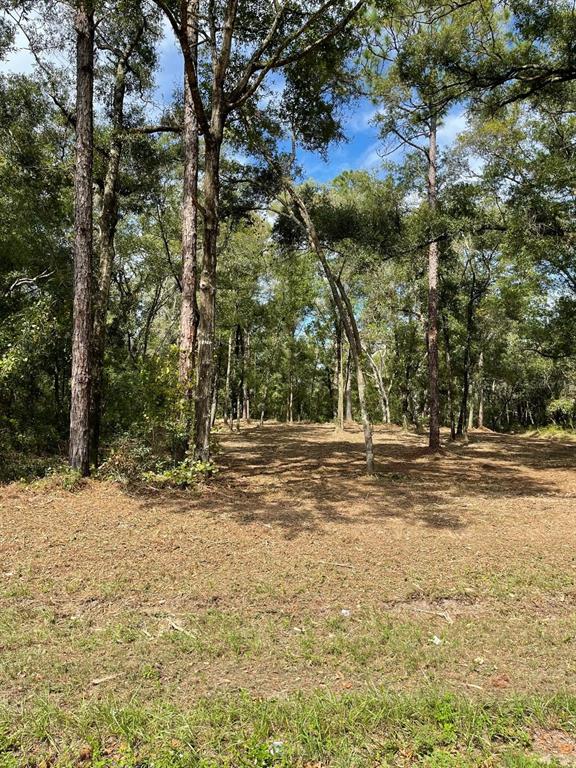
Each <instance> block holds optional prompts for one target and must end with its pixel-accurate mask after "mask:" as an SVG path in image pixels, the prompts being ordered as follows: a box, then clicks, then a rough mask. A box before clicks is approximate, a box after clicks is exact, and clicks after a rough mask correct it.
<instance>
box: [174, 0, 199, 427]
mask: <svg viewBox="0 0 576 768" xmlns="http://www.w3.org/2000/svg"><path fill="white" fill-rule="evenodd" d="M185 5H186V12H185V13H184V14H183V19H182V25H183V27H184V29H183V34H184V35H186V37H187V39H188V41H189V45H190V51H191V55H192V58H193V61H194V64H195V65H196V62H197V60H198V55H197V47H198V18H197V15H198V0H188V2H187V3H185ZM182 141H183V146H184V181H183V195H182V304H181V308H180V360H179V366H178V379H179V383H180V388H181V392H182V395H183V397H184V408H185V415H186V422H187V430H186V431H187V433H188V432H189V428H190V423H191V415H192V414H191V412H190V411H191V405H192V399H193V388H194V358H195V354H196V337H197V329H198V303H197V299H196V287H197V286H196V284H197V280H198V277H197V275H198V266H197V264H198V262H197V249H198V205H197V202H198V150H199V142H198V120H197V117H196V111H195V109H194V104H193V100H192V94H191V90H190V83H189V81H188V76H187V75H186V72H184V128H183V135H182ZM187 439H189V438H187Z"/></svg>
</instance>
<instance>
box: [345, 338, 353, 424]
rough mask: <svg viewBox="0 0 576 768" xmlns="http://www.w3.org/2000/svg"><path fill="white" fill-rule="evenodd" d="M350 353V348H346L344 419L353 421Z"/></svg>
mask: <svg viewBox="0 0 576 768" xmlns="http://www.w3.org/2000/svg"><path fill="white" fill-rule="evenodd" d="M351 358H352V355H351V354H350V350H348V355H347V356H346V374H345V379H346V384H345V387H344V394H345V401H346V416H345V420H346V421H347V422H350V421H353V415H352V360H351Z"/></svg>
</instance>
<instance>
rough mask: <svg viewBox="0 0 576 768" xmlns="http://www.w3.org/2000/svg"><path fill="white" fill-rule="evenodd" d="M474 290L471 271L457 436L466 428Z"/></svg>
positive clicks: (474, 282) (462, 433)
mask: <svg viewBox="0 0 576 768" xmlns="http://www.w3.org/2000/svg"><path fill="white" fill-rule="evenodd" d="M475 292H476V277H475V275H474V273H472V284H471V287H470V295H469V297H468V306H467V310H466V343H465V345H464V375H463V377H462V400H461V402H460V413H459V414H458V427H457V428H456V434H457V435H458V437H462V436H463V435H464V430H465V429H466V426H467V423H466V417H467V414H468V397H469V394H470V369H471V365H472V338H473V334H474V300H475Z"/></svg>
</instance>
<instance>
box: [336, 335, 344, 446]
mask: <svg viewBox="0 0 576 768" xmlns="http://www.w3.org/2000/svg"><path fill="white" fill-rule="evenodd" d="M336 376H337V379H338V395H337V397H338V402H337V406H336V428H337V429H339V430H341V431H342V430H343V429H344V386H345V385H344V344H343V339H342V323H341V322H340V321H338V320H337V321H336Z"/></svg>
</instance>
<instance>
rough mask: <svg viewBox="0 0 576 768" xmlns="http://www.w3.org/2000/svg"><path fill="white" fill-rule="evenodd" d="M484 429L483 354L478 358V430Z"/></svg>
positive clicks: (481, 352)
mask: <svg viewBox="0 0 576 768" xmlns="http://www.w3.org/2000/svg"><path fill="white" fill-rule="evenodd" d="M483 427H484V352H483V351H482V350H480V356H479V358H478V429H482V428H483Z"/></svg>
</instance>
